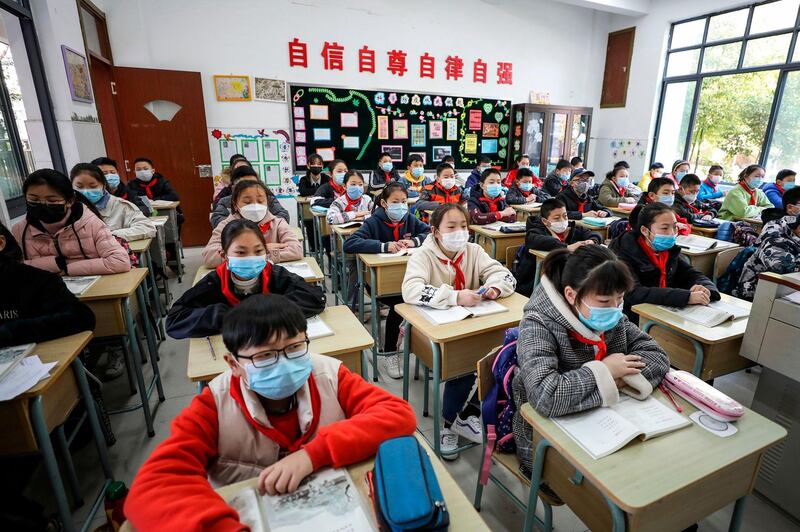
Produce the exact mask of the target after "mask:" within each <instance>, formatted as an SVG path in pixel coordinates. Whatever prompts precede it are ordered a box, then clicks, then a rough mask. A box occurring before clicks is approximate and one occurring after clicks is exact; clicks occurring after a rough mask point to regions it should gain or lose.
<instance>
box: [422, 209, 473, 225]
mask: <svg viewBox="0 0 800 532" xmlns="http://www.w3.org/2000/svg"><path fill="white" fill-rule="evenodd" d="M453 210H457V211H458V212H460V213H461V214H462V215H463V216H464V219H465V220H466V221H467V225H469V212H467V208H466V207H464V206H463V205H461V204H460V203H442V204H441V205H439V206H438V207H436V209H435V210H434V211H433V213H431V227H435V228H436V229H439V226H441V225H442V220H444V215H445V214H447V213H448V212H450V211H453Z"/></svg>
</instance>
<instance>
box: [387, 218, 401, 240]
mask: <svg viewBox="0 0 800 532" xmlns="http://www.w3.org/2000/svg"><path fill="white" fill-rule="evenodd" d="M383 223H385V224H386V225H387V226H388V227H390V228H391V229H392V231H394V241H395V242H399V241H400V228H401V227H403V222H402V221H399V222H397V223H392V222H387V221H385V220H384V222H383Z"/></svg>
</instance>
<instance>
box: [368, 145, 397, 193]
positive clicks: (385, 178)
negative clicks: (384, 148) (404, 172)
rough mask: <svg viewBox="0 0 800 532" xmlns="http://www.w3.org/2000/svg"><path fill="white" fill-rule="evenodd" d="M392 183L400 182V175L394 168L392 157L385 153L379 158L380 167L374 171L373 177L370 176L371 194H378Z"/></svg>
mask: <svg viewBox="0 0 800 532" xmlns="http://www.w3.org/2000/svg"><path fill="white" fill-rule="evenodd" d="M392 181H400V173H399V172H398V171H397V168H395V167H394V163H393V162H392V155H391V154H390V153H386V152H383V153H381V155H380V157H378V167H377V168H376V169H375V170H373V171H372V175H371V176H370V180H369V193H370V194H377V193H378V192H380V191H381V190H383V187H385V186H386V185H387V184H389V183H391V182H392Z"/></svg>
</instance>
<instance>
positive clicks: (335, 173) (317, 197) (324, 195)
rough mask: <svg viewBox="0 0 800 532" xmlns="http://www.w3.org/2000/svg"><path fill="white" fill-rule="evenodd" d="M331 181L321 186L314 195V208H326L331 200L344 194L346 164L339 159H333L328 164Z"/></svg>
mask: <svg viewBox="0 0 800 532" xmlns="http://www.w3.org/2000/svg"><path fill="white" fill-rule="evenodd" d="M330 170H331V179H329V180H328V182H327V183H324V184H322V185H321V186H320V187H319V188H318V189H317V191H316V193H315V194H314V201H313V202H312V203H311V205H312V206H314V207H324V208H326V209H327V208H328V207H330V206H331V203H333V200H335V199H336V198H338V197H339V196H341V195H342V194H344V192H345V190H344V176H345V175H346V174H347V164H345V162H344V161H343V160H341V159H334V160H332V161H331V163H330Z"/></svg>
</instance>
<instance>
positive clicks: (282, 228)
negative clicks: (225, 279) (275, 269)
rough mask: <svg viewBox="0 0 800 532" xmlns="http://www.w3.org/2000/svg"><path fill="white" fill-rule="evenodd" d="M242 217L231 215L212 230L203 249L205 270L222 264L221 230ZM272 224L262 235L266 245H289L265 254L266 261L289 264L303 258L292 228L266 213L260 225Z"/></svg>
mask: <svg viewBox="0 0 800 532" xmlns="http://www.w3.org/2000/svg"><path fill="white" fill-rule="evenodd" d="M241 218H242V217H241V216H239V215H238V214H231V215H230V216H228V217H227V218H225V219H224V220H222V221H221V222H220V223H219V224H217V226H216V227H215V228H214V231H212V233H211V238H210V239H209V240H208V244H206V247H205V249H204V250H203V266H205V267H206V268H216V267H217V266H219V265H220V264H222V262H223V259H222V230H223V229H225V226H226V225H228V224H229V223H231V221H232V220H239V219H241ZM267 222H272V225H270V228H269V230H267V232H266V233H264V239H266V241H267V244H269V243H280V244H289V246H288V247H287V248H286V249H275V250H272V251H269V252H268V253H267V259H269V260H270V261H272V262H273V263H278V262H291V261H293V260H300V259H302V258H303V245H302V244H300V240H298V238H297V234H296V233H295V232H294V230H293V229H292V227H291V226H290V225H289V224H288V222H287V221H286V220H284V219H283V218H278V217H277V216H275V215H274V214H272V213H271V212H269V211H267V215H266V216H264V218H263V219H262V220H261V222H259V223H261V224H265V223H267Z"/></svg>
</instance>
